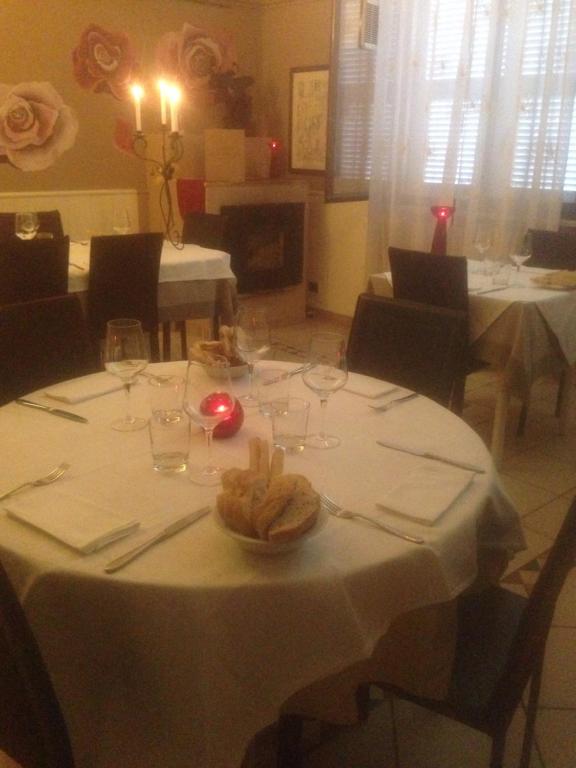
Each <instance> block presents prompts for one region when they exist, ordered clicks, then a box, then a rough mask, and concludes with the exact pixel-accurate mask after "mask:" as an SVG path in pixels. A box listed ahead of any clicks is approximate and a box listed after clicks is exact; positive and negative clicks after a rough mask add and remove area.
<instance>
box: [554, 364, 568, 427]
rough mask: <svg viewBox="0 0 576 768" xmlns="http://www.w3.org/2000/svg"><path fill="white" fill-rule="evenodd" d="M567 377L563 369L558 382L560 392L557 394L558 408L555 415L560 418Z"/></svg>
mask: <svg viewBox="0 0 576 768" xmlns="http://www.w3.org/2000/svg"><path fill="white" fill-rule="evenodd" d="M566 379H567V376H566V374H565V373H564V371H562V373H561V374H560V381H559V382H558V394H557V395H556V410H555V412H554V415H555V416H556V418H559V416H560V413H561V411H562V398H563V397H564V388H565V387H566Z"/></svg>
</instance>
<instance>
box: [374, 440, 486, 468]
mask: <svg viewBox="0 0 576 768" xmlns="http://www.w3.org/2000/svg"><path fill="white" fill-rule="evenodd" d="M376 442H377V443H378V445H381V446H383V447H384V448H391V449H392V450H393V451H401V452H402V453H409V454H411V455H412V456H422V457H423V458H425V459H434V461H441V462H442V464H449V465H450V466H451V467H459V469H469V470H470V471H471V472H478V473H479V474H484V473H485V472H486V470H485V469H484V468H483V467H479V466H478V465H477V464H469V463H468V462H466V461H456V459H447V458H446V457H445V456H439V455H438V454H437V453H432V452H431V451H421V450H419V449H418V448H408V447H406V446H403V445H396V444H395V443H387V442H386V441H385V440H376Z"/></svg>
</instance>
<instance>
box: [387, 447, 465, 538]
mask: <svg viewBox="0 0 576 768" xmlns="http://www.w3.org/2000/svg"><path fill="white" fill-rule="evenodd" d="M473 478H474V472H469V471H467V470H465V469H457V468H455V467H447V466H443V465H441V464H433V463H432V462H426V463H425V464H424V463H423V464H419V465H418V466H417V467H415V468H414V469H413V470H412V471H411V472H410V473H409V474H407V475H405V476H404V478H403V479H402V480H401V481H400V482H399V483H398V485H396V486H394V487H393V488H391V489H390V490H389V491H388V493H386V494H385V495H384V497H383V498H381V499H380V500H379V501H378V502H377V504H376V506H377V507H379V508H380V509H384V510H386V511H388V512H394V513H395V514H397V515H402V516H404V517H408V518H410V519H411V520H415V521H416V522H418V523H424V524H425V525H433V524H434V523H435V522H436V520H438V518H439V517H440V516H441V515H443V514H444V512H446V510H447V509H448V508H449V507H450V506H451V505H452V504H453V502H454V501H456V499H457V498H458V497H459V496H460V494H462V493H463V492H464V491H465V490H466V488H468V486H469V485H470V483H471V482H472V480H473Z"/></svg>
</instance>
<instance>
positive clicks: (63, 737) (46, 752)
mask: <svg viewBox="0 0 576 768" xmlns="http://www.w3.org/2000/svg"><path fill="white" fill-rule="evenodd" d="M0 749H1V750H2V751H4V752H5V753H6V754H8V755H9V756H10V757H11V758H13V759H14V760H16V761H17V762H18V763H19V764H20V765H21V766H22V768H73V765H74V760H73V757H72V750H71V747H70V741H69V738H68V731H67V728H66V723H65V721H64V718H63V715H62V712H61V709H60V706H59V703H58V699H57V698H56V694H55V692H54V688H53V686H52V681H51V680H50V676H49V674H48V672H47V670H46V667H45V665H44V661H43V659H42V655H41V653H40V650H39V648H38V645H37V643H36V639H35V638H34V634H33V633H32V630H31V628H30V625H29V624H28V621H27V619H26V616H25V614H24V611H23V610H22V607H21V605H20V603H19V601H18V598H17V596H16V593H15V591H14V588H13V586H12V584H11V582H10V580H9V579H8V575H7V573H6V571H5V569H4V566H3V565H2V563H0Z"/></svg>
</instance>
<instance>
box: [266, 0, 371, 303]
mask: <svg viewBox="0 0 576 768" xmlns="http://www.w3.org/2000/svg"><path fill="white" fill-rule="evenodd" d="M331 28H332V1H331V0H293V2H290V3H280V4H278V5H270V6H268V5H265V6H264V10H263V13H262V44H261V45H262V73H263V77H262V95H263V102H264V105H265V108H264V111H263V114H262V125H261V128H262V130H263V131H264V132H268V134H269V135H273V136H278V137H280V138H282V140H283V142H284V147H285V151H286V156H287V150H288V141H289V125H290V122H289V106H290V69H291V68H292V67H309V66H327V65H328V64H329V61H330V39H331ZM308 178H309V183H310V186H311V188H312V190H317V191H318V194H316V193H315V194H314V195H313V202H312V204H311V206H310V217H309V223H310V227H309V236H308V244H309V250H308V275H307V278H308V280H310V281H314V282H316V283H317V284H318V293H317V294H315V295H312V294H310V295H309V303H310V304H311V305H313V306H315V307H318V308H320V309H324V310H327V311H329V312H335V313H337V314H341V315H348V316H351V315H352V314H353V313H354V307H355V304H356V298H357V296H358V293H360V292H361V291H362V290H364V289H365V287H366V275H365V266H364V263H365V250H366V215H367V206H366V204H365V203H333V204H324V203H323V202H322V195H321V190H322V189H323V181H324V180H323V178H322V177H318V176H310V177H308Z"/></svg>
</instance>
